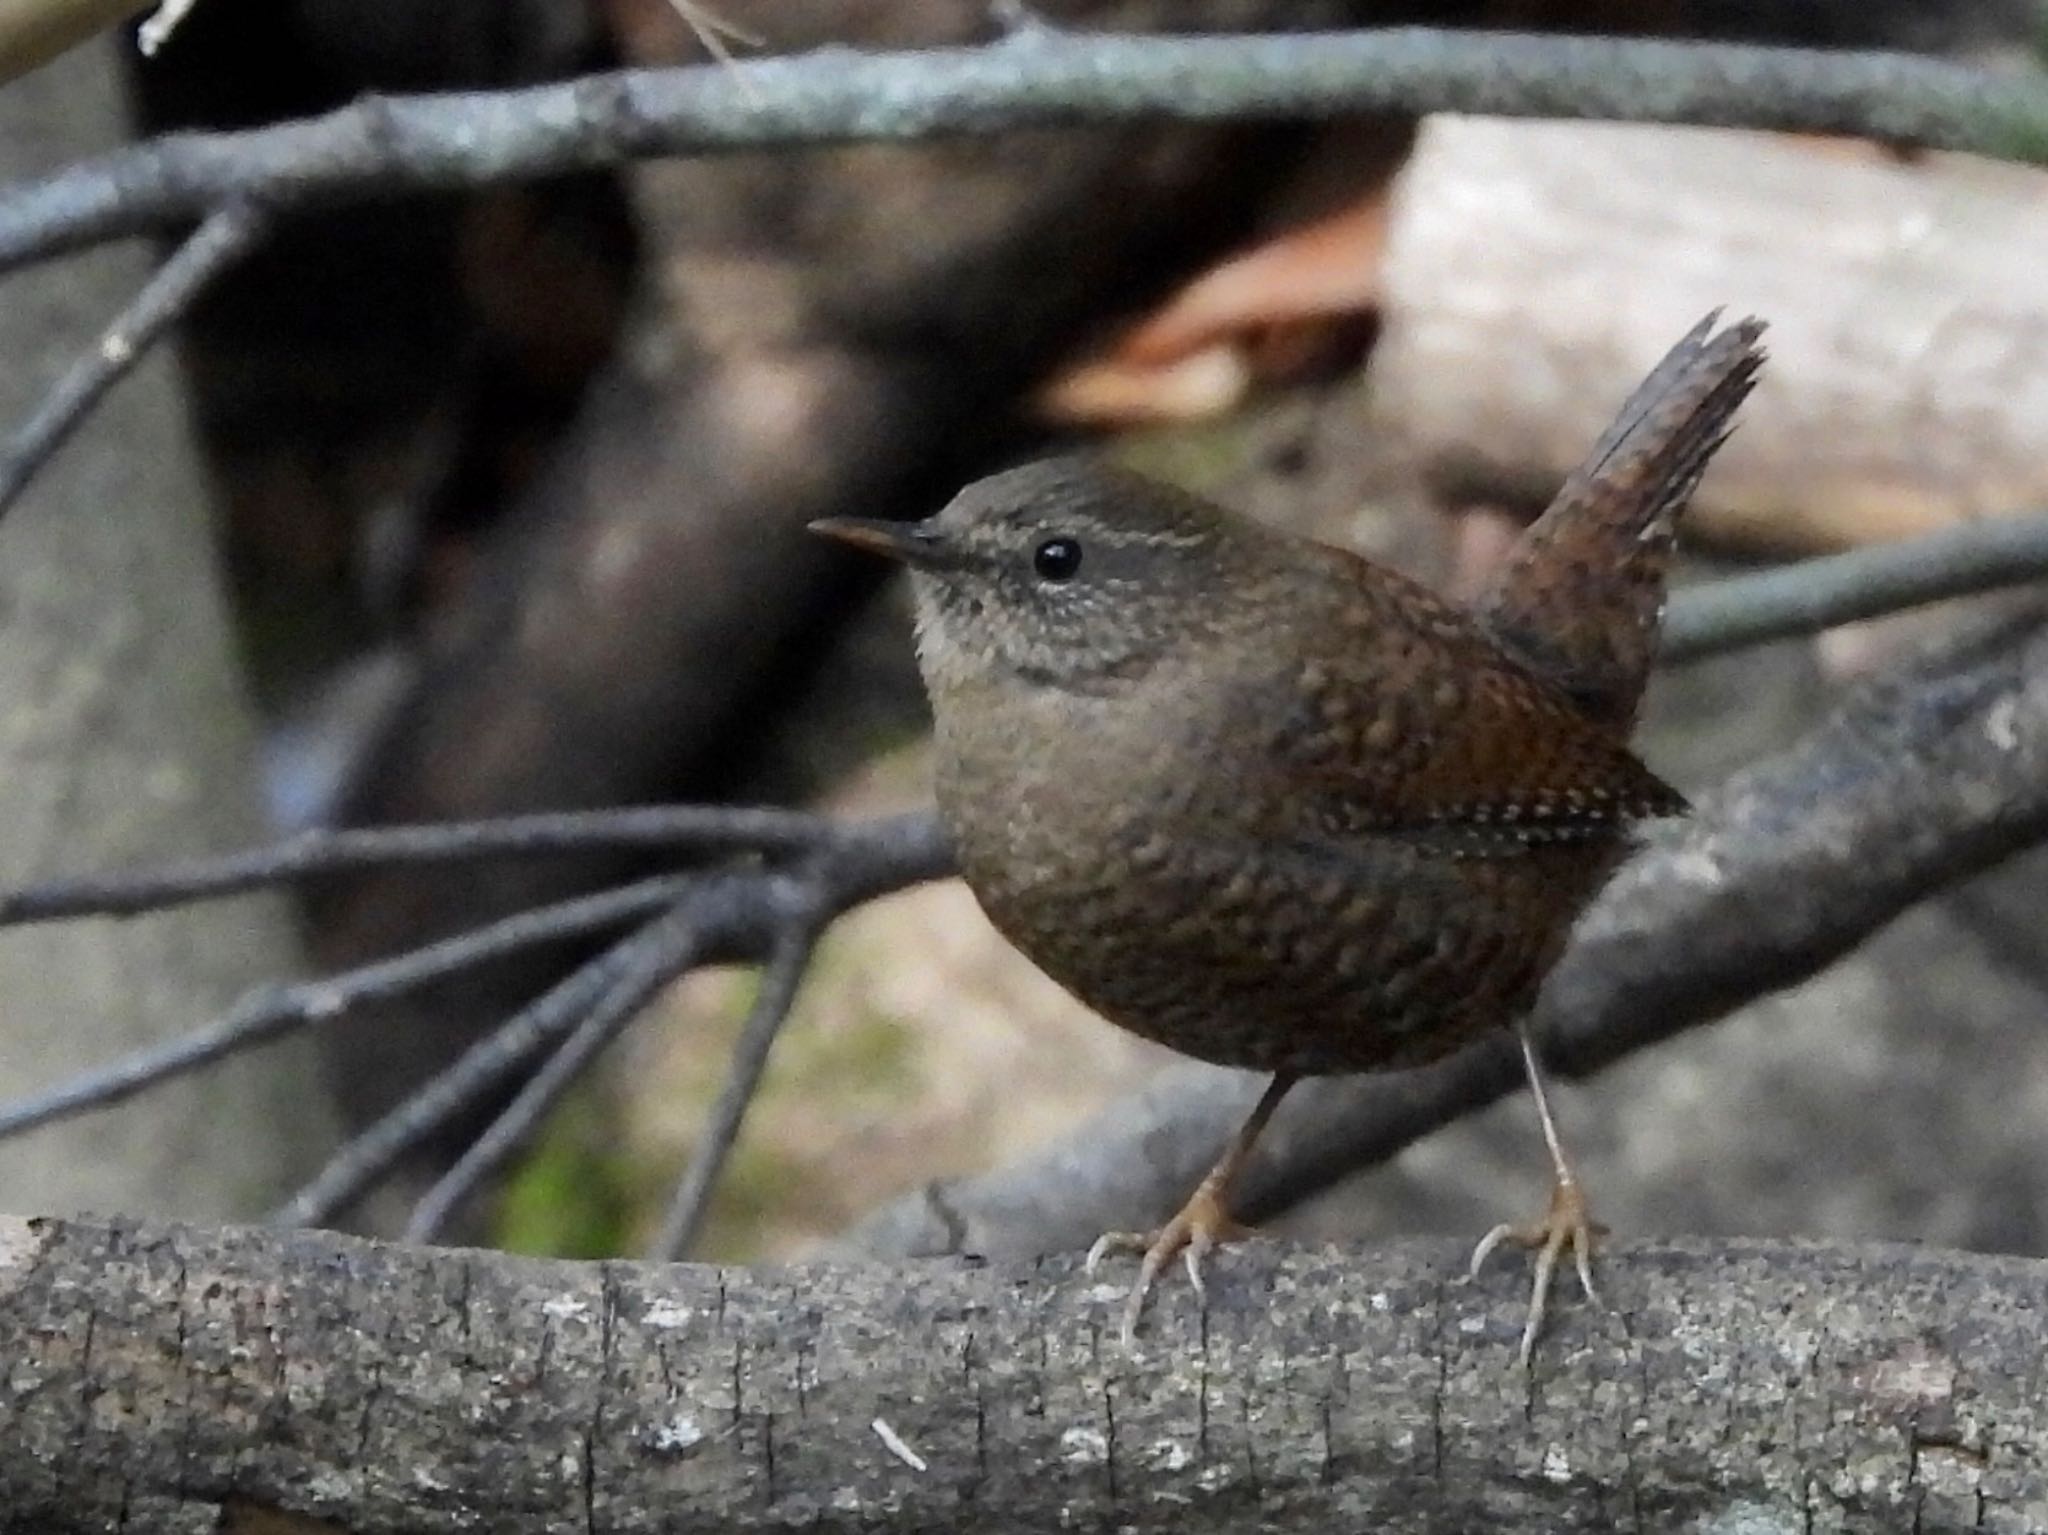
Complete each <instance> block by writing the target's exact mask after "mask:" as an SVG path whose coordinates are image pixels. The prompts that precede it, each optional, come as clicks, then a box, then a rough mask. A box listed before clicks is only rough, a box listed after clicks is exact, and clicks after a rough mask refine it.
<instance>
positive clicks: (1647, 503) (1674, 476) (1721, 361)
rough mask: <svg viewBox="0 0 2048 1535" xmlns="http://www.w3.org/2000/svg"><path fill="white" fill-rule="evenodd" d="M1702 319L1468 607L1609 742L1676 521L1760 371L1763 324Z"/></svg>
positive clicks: (1634, 689)
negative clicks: (1560, 689)
mask: <svg viewBox="0 0 2048 1535" xmlns="http://www.w3.org/2000/svg"><path fill="white" fill-rule="evenodd" d="M1720 318H1721V316H1720V311H1719V310H1716V311H1715V312H1714V313H1712V314H1710V315H1708V316H1707V317H1706V318H1705V319H1704V320H1702V321H1700V323H1699V324H1698V325H1696V326H1694V327H1693V328H1692V330H1691V331H1690V332H1689V333H1688V334H1687V335H1686V337H1685V339H1684V340H1682V341H1680V342H1679V343H1678V345H1676V346H1675V347H1673V348H1672V349H1671V350H1670V352H1668V353H1667V354H1666V355H1665V357H1664V360H1663V361H1662V362H1660V363H1658V364H1657V366H1656V367H1655V368H1654V369H1652V370H1651V372H1650V376H1649V377H1648V378H1646V379H1644V380H1643V382H1642V383H1641V384H1639V385H1638V386H1637V387H1636V390H1635V393H1633V394H1632V395H1630V396H1629V398H1628V403H1627V404H1625V405H1623V406H1622V408H1621V414H1620V415H1619V416H1617V417H1616V418H1615V421H1614V424H1613V425H1612V426H1610V427H1608V429H1607V430H1606V432H1605V433H1603V434H1602V435H1601V438H1600V440H1599V442H1598V443H1596V444H1595V445H1594V447H1593V451H1592V452H1591V453H1590V454H1588V455H1587V457H1586V460H1585V462H1584V463H1583V464H1581V465H1580V466H1579V467H1578V468H1577V469H1576V470H1574V471H1573V472H1572V475H1571V477H1570V478H1569V479H1567V480H1566V481H1565V483H1564V487H1563V488H1562V489H1561V490H1559V491H1558V493H1557V497H1556V499H1555V500H1553V501H1552V502H1551V503H1550V506H1549V508H1548V509H1547V510H1546V511H1545V512H1544V514H1543V515H1542V516H1541V517H1540V518H1538V519H1537V520H1536V521H1535V522H1534V523H1533V524H1531V526H1530V527H1529V530H1528V531H1527V532H1526V533H1524V534H1523V535H1522V537H1521V538H1520V539H1519V540H1518V541H1517V542H1516V544H1515V546H1514V548H1513V549H1512V550H1511V551H1510V553H1509V555H1508V558H1507V561H1506V563H1505V565H1504V567H1503V569H1502V570H1501V573H1500V576H1499V577H1498V579H1497V580H1496V581H1495V582H1494V584H1493V587H1492V589H1491V591H1490V592H1489V593H1488V594H1487V596H1486V597H1485V599H1483V600H1482V602H1481V603H1480V604H1479V611H1480V616H1481V617H1482V619H1483V620H1484V621H1485V623H1486V624H1487V626H1488V627H1489V628H1490V629H1491V630H1492V631H1493V633H1494V636H1495V638H1497V639H1498V640H1499V641H1500V643H1501V644H1502V645H1504V646H1506V647H1507V648H1508V649H1509V650H1511V651H1512V652H1514V653H1515V654H1516V655H1517V656H1519V657H1520V658H1521V659H1522V660H1523V661H1525V662H1526V663H1527V664H1529V665H1530V666H1532V667H1534V668H1536V669H1537V670H1539V671H1541V672H1543V673H1544V674H1545V675H1546V676H1549V677H1551V678H1553V679H1554V680H1555V681H1557V682H1559V683H1560V684H1562V685H1563V686H1564V687H1565V688H1566V689H1568V690H1569V691H1570V692H1571V694H1572V695H1573V696H1574V697H1575V698H1577V699H1578V700H1579V701H1580V703H1581V704H1582V705H1583V707H1584V708H1585V710H1586V712H1587V713H1588V714H1590V715H1593V716H1594V717H1595V718H1598V719H1600V720H1602V721H1603V722H1605V723H1608V724H1611V725H1613V726H1614V727H1616V728H1617V729H1619V730H1623V731H1626V730H1627V729H1628V727H1629V726H1630V725H1631V724H1632V723H1633V722H1634V720H1635V713H1636V706H1637V704H1638V703H1639V702H1640V701H1641V698H1642V693H1643V684H1644V683H1645V682H1646V681H1647V680H1648V678H1649V673H1650V664H1651V662H1652V661H1653V660H1654V659H1655V657H1656V652H1657V631H1658V626H1659V623H1660V622H1661V620H1662V618H1663V616H1664V580H1665V574H1666V572H1667V570H1668V568H1669V566H1670V563H1671V544H1672V534H1673V532H1674V528H1675V524H1676V522H1677V519H1678V514H1679V513H1680V512H1682V511H1683V510H1684V509H1685V505H1686V502H1687V501H1688V500H1690V499H1691V497H1692V492H1693V487H1694V486H1696V485H1697V484H1699V479H1700V475H1701V474H1702V473H1704V472H1705V470H1706V467H1707V461H1708V460H1709V459H1711V458H1712V457H1713V456H1714V450H1715V449H1717V448H1718V447H1720V446H1721V444H1722V443H1723V442H1725V441H1726V440H1727V438H1728V433H1729V430H1730V427H1729V423H1730V421H1731V419H1732V418H1733V416H1734V414H1735V408H1736V407H1737V406H1738V405H1740V404H1741V403H1742V400H1743V397H1744V396H1746V395H1747V394H1748V393H1749V391H1750V388H1751V386H1752V385H1753V384H1754V383H1755V380H1756V372H1757V369H1758V367H1760V366H1761V365H1762V363H1763V360H1764V351H1763V348H1762V347H1761V346H1760V345H1759V344H1758V343H1759V341H1760V338H1761V337H1762V336H1763V332H1764V323H1763V321H1761V320H1757V319H1747V320H1743V321H1741V322H1739V323H1738V324H1735V325H1731V326H1729V327H1728V328H1726V329H1725V330H1717V329H1716V327H1717V326H1718V325H1719V323H1720Z"/></svg>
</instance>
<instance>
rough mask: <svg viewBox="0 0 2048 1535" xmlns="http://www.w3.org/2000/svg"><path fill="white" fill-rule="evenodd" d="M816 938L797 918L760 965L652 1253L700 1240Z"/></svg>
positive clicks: (679, 1253) (667, 1254) (663, 1254)
mask: <svg viewBox="0 0 2048 1535" xmlns="http://www.w3.org/2000/svg"><path fill="white" fill-rule="evenodd" d="M817 941H818V925H817V923H816V921H815V920H812V921H809V922H803V921H799V922H797V923H795V924H793V925H792V926H791V927H790V928H789V929H788V930H787V931H786V932H784V933H783V934H782V935H781V936H780V937H779V938H778V939H777V941H776V947H775V949H774V951H773V952H772V953H771V954H770V955H769V956H768V963H767V964H766V965H764V966H763V967H762V970H761V981H760V993H759V995H757V996H756V997H755V998H754V1005H753V1007H752V1008H751V1009H750V1010H749V1011H748V1013H747V1021H746V1023H745V1024H744V1025H742V1026H741V1028H740V1034H739V1038H738V1039H737V1040H735V1041H734V1042H733V1048H732V1060H731V1063H730V1064H729V1065H728V1066H727V1068H726V1078H725V1086H724V1087H722V1088H720V1089H719V1093H718V1101H717V1102H716V1103H714V1104H713V1105H712V1106H711V1117H710V1119H709V1120H708V1121H706V1123H705V1125H704V1131H703V1134H702V1135H700V1136H699V1137H698V1139H697V1145H696V1148H695V1149H694V1150H693V1151H692V1152H691V1153H690V1161H689V1165H688V1166H687V1167H685V1168H684V1170H683V1176H682V1180H681V1181H680V1182H679V1183H678V1184H677V1185H676V1191H675V1195H674V1197H673V1198H672V1199H671V1200H670V1201H669V1207H668V1213H667V1214H666V1215H665V1216H664V1217H663V1218H662V1223H661V1233H660V1235H659V1236H657V1237H656V1238H655V1240H654V1245H653V1246H652V1247H651V1248H649V1249H648V1253H647V1256H648V1257H650V1258H652V1259H656V1260H670V1261H673V1260H675V1259H678V1258H681V1257H683V1256H684V1255H685V1254H686V1253H688V1252H689V1250H690V1244H691V1243H692V1242H694V1241H695V1240H696V1238H697V1232H698V1231H699V1229H701V1227H702V1226H703V1223H704V1215H705V1212H706V1211H707V1210H709V1209H710V1207H711V1191H712V1190H713V1189H714V1188H716V1187H717V1185H718V1175H719V1173H721V1172H722V1171H724V1169H725V1163H726V1158H727V1157H729V1156H730V1155H731V1154H732V1148H733V1144H734V1142H736V1141H737V1140H738V1139H739V1134H740V1126H741V1124H742V1123H743V1122H744V1121H745V1119H746V1115H747V1106H748V1105H749V1104H751V1103H752V1102H753V1101H754V1093H755V1091H756V1090H757V1089H758V1088H759V1087H760V1085H761V1073H762V1071H763V1070H764V1069H765V1068H766V1067H767V1065H768V1052H769V1051H770V1050H771V1049H773V1048H774V1045H775V1037H776V1036H777V1035H778V1034H780V1033H781V1032H782V1025H783V1024H784V1023H785V1022H787V1021H788V1019H789V1009H790V1006H791V1005H792V1004H793V1003H794V1002H795V1001H796V994H797V988H798V987H799V986H801V985H802V984H803V978H804V971H805V970H806V969H807V968H809V966H810V962H811V951H812V949H814V948H815V947H816V945H817Z"/></svg>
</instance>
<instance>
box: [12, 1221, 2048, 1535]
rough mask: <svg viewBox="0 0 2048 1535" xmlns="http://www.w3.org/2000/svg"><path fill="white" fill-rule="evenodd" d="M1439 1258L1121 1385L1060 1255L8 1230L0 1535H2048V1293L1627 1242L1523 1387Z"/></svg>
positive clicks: (1289, 1268)
mask: <svg viewBox="0 0 2048 1535" xmlns="http://www.w3.org/2000/svg"><path fill="white" fill-rule="evenodd" d="M1461 1257H1462V1252H1461V1250H1458V1249H1454V1248H1453V1247H1452V1246H1450V1245H1448V1244H1441V1243H1397V1244H1387V1245H1380V1246H1371V1247H1354V1248H1344V1249H1331V1248H1323V1249H1316V1250H1287V1249H1282V1248H1279V1247H1277V1246H1270V1245H1264V1244H1255V1245H1253V1246H1249V1247H1244V1248H1238V1249H1233V1250H1232V1251H1231V1252H1230V1254H1229V1255H1228V1257H1227V1258H1226V1259H1224V1260H1223V1261H1221V1262H1219V1263H1217V1264H1215V1265H1214V1266H1213V1267H1212V1278H1211V1280H1210V1286H1209V1299H1208V1302H1207V1307H1206V1310H1203V1309H1201V1308H1199V1307H1198V1305H1197V1302H1196V1300H1195V1298H1194V1296H1193V1294H1192V1292H1190V1291H1189V1290H1188V1289H1186V1288H1185V1287H1184V1286H1174V1287H1172V1288H1171V1289H1169V1291H1168V1292H1167V1293H1166V1294H1165V1295H1163V1296H1162V1297H1161V1301H1160V1304H1158V1305H1157V1306H1156V1307H1155V1308H1154V1310H1153V1311H1152V1312H1151V1313H1150V1314H1149V1316H1148V1320H1147V1325H1146V1329H1145V1331H1144V1333H1143V1334H1142V1336H1141V1338H1140V1341H1139V1344H1138V1347H1137V1350H1136V1352H1135V1353H1133V1354H1126V1353H1124V1351H1123V1350H1122V1349H1121V1348H1120V1347H1118V1346H1117V1345H1116V1344H1115V1342H1114V1335H1115V1321H1116V1317H1117V1315H1118V1311H1119V1308H1120V1306H1121V1303H1122V1291H1121V1289H1120V1288H1119V1287H1116V1286H1106V1285H1101V1284H1098V1283H1096V1282H1094V1281H1091V1280H1089V1279H1088V1278H1086V1277H1085V1276H1083V1275H1082V1274H1081V1273H1080V1272H1079V1271H1078V1268H1077V1267H1076V1265H1074V1264H1073V1263H1071V1262H1059V1263H1046V1264H1031V1263H1011V1264H974V1263H967V1262H959V1261H949V1262H940V1263H931V1264H925V1265H920V1266H917V1267H915V1268H913V1269H911V1270H908V1271H905V1270H903V1269H902V1268H899V1267H863V1266H831V1267H825V1266H820V1267H809V1268H792V1269H719V1268H710V1267H704V1266H699V1265H651V1264H632V1263H607V1264H591V1263H563V1262H544V1261H539V1260H534V1259H523V1258H515V1257H509V1256H505V1255H502V1254H492V1253H482V1252H467V1251H452V1250H427V1249H418V1248H403V1247H395V1246H380V1245H376V1244H371V1243H366V1242H361V1241H356V1240H351V1239H347V1238H342V1237H336V1236H330V1235H327V1234H324V1233H312V1232H259V1231H246V1230H226V1231H212V1230H195V1229H188V1228H179V1227H175V1226H169V1225H158V1224H152V1223H139V1222H138V1223H128V1222H100V1221H90V1220H87V1221H58V1220H40V1221H20V1220H12V1219H8V1220H4V1221H0V1336H5V1337H6V1338H8V1339H9V1340H10V1341H9V1349H8V1360H7V1373H6V1375H5V1377H4V1384H0V1531H26V1530H35V1531H37V1532H39V1535H67V1532H72V1531H88V1530H91V1531H99V1530H107V1529H113V1528H115V1527H117V1525H118V1526H119V1527H122V1528H128V1529H163V1530H170V1529H195V1530H196V1529H216V1528H240V1527H243V1526H240V1525H237V1524H235V1523H234V1522H233V1520H232V1518H230V1517H226V1516H229V1515H234V1516H241V1517H244V1518H247V1517H249V1516H251V1515H252V1514H253V1513H254V1512H255V1511H257V1510H271V1511H283V1512H285V1513H288V1514H293V1515H299V1516H307V1517H312V1518H318V1519H324V1520H327V1521H329V1522H330V1526H331V1527H333V1528H338V1529H347V1530H350V1531H354V1532H358V1535H371V1532H393V1531H399V1530H403V1531H407V1532H410V1535H433V1532H437V1531H455V1530H475V1529H489V1530H491V1531H493V1532H496V1535H528V1532H542V1531H548V1532H554V1531H563V1532H567V1531H575V1532H577V1535H586V1532H588V1535H600V1532H609V1531H627V1530H652V1529H667V1530H719V1531H730V1532H745V1531H774V1530H797V1529H802V1530H807V1531H823V1532H832V1531H855V1530H869V1529H878V1528H884V1527H886V1528H891V1529H918V1530H941V1529H943V1530H948V1531H955V1532H961V1535H972V1532H977V1531H1002V1532H1004V1535H1031V1532H1039V1531H1044V1532H1051V1531H1055V1530H1068V1529H1120V1530H1127V1531H1164V1530H1173V1531H1176V1532H1185V1535H1200V1532H1203V1531H1224V1530H1232V1531H1235V1530H1244V1529H1249V1528H1254V1527H1256V1528H1258V1529H1263V1530H1278V1531H1291V1530H1299V1531H1304V1532H1306V1531H1326V1530H1332V1529H1344V1530H1364V1529H1370V1530H1375V1531H1379V1532H1383V1535H1407V1532H1417V1535H1419V1532H1423V1531H1439V1530H1445V1529H1458V1530H1487V1531H1495V1532H1502V1535H1521V1532H1527V1535H1554V1532H1557V1531H1564V1530H1592V1529H1600V1530H1608V1529H1617V1528H1628V1529H1637V1530H1644V1531H1657V1530H1681V1529H1684V1530H1702V1529H1728V1530H1733V1529H1737V1528H1740V1529H1745V1530H1754V1531H1775V1530H1785V1531H1797V1530H1818V1529H1853V1530H1861V1531H1884V1530H1898V1531H1905V1530H1909V1529H1911V1530H1926V1531H1935V1530H1961V1529H2010V1530H2022V1529H2032V1528H2039V1527H2040V1519H2041V1515H2042V1512H2043V1510H2044V1509H2048V1470H2044V1467H2048V1404H2044V1402H2043V1400H2042V1398H2041V1395H2040V1392H2039V1391H2038V1389H2037V1387H2036V1384H2035V1382H2036V1363H2037V1358H2038V1354H2039V1348H2040V1338H2039V1318H2040V1316H2041V1315H2043V1314H2044V1312H2048V1264H2044V1263H2040V1262H2035V1261H2029V1260H2021V1259H2009V1258H1991V1257H1982V1256H1974V1255H1965V1254H1961V1253H1950V1252H1942V1251H1934V1250H1928V1249H1918V1248H1906V1247H1878V1246H1870V1247H1856V1248H1828V1247H1818V1246H1802V1245H1796V1244H1788V1243H1744V1244H1734V1245H1725V1246H1704V1245H1699V1244H1691V1243H1674V1244H1657V1245H1650V1244H1619V1245H1617V1246H1616V1247H1615V1248H1614V1249H1613V1250H1612V1251H1611V1252H1610V1253H1609V1254H1608V1257H1607V1261H1606V1267H1605V1274H1606V1282H1607V1287H1608V1293H1609V1297H1610V1300H1611V1301H1612V1303H1613V1306H1614V1310H1613V1311H1612V1312H1606V1313H1604V1312H1600V1311H1597V1310H1594V1309H1592V1308H1589V1307H1586V1306H1584V1305H1579V1306H1575V1307H1568V1308H1567V1309H1566V1310H1565V1312H1564V1313H1563V1314H1562V1315H1561V1316H1560V1317H1559V1318H1558V1325H1556V1326H1555V1327H1554V1328H1553V1329H1552V1331H1551V1333H1550V1334H1549V1336H1548V1337H1547V1338H1546V1340H1545V1343H1544V1345H1543V1348H1542V1351H1541V1352H1540V1354H1539V1357H1538V1360H1537V1363H1536V1366H1535V1369H1534V1371H1533V1373H1532V1374H1530V1375H1526V1376H1525V1375H1524V1374H1523V1373H1522V1372H1521V1371H1519V1370H1518V1369H1517V1368H1516V1365H1515V1362H1514V1356H1515V1347H1516V1337H1517V1333H1518V1329H1519V1326H1520V1304H1521V1299H1522V1280H1521V1277H1520V1276H1519V1275H1516V1274H1510V1273H1506V1272H1502V1273H1498V1274H1495V1275H1493V1276H1491V1277H1490V1278H1489V1279H1488V1280H1486V1281H1484V1282H1482V1283H1476V1284H1474V1283H1467V1282H1465V1281H1464V1280H1463V1279H1462V1278H1460V1277H1458V1266H1459V1263H1460V1260H1461ZM249 1527H255V1526H253V1525H252V1526H249ZM262 1527H265V1528H268V1527H270V1526H268V1525H265V1526H262ZM293 1527H294V1528H298V1526H297V1525H296V1524H295V1525H294V1526H293Z"/></svg>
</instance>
